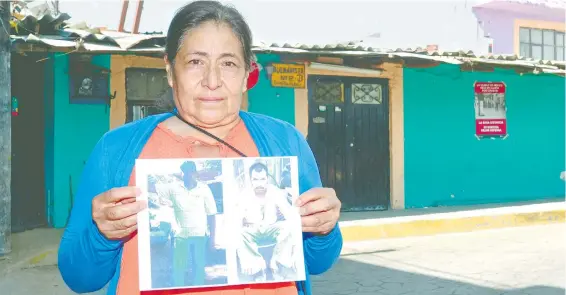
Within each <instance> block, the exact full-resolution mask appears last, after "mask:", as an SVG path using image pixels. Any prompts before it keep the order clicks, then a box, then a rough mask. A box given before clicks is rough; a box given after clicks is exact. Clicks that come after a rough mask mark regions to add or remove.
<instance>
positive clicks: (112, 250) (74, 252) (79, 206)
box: [58, 137, 122, 293]
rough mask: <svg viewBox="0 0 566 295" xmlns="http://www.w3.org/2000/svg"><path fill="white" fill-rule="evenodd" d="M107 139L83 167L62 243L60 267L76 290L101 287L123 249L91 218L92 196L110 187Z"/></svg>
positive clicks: (96, 148) (63, 274)
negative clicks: (106, 236)
mask: <svg viewBox="0 0 566 295" xmlns="http://www.w3.org/2000/svg"><path fill="white" fill-rule="evenodd" d="M104 141H105V140H104V137H103V138H102V139H101V140H100V141H99V142H98V143H97V145H96V146H95V148H94V150H93V152H92V153H91V155H90V157H89V159H88V161H87V163H86V165H85V167H84V169H83V173H82V176H81V180H80V183H79V188H78V190H77V193H76V195H75V200H74V205H73V208H72V211H71V215H70V218H69V221H68V224H67V227H66V229H65V232H64V233H63V237H62V239H61V243H60V246H59V252H58V258H59V261H58V264H59V271H60V272H61V276H62V278H63V280H64V281H65V283H66V284H67V286H69V288H70V289H71V290H73V291H74V292H77V293H87V292H94V291H97V290H100V289H102V288H103V287H104V286H105V285H106V284H107V283H108V282H109V281H110V279H111V278H112V276H113V275H114V273H115V271H116V267H117V264H118V261H119V256H120V255H119V254H120V251H121V249H122V247H121V246H122V242H121V241H110V240H108V239H106V238H105V237H104V236H103V235H102V234H101V233H100V232H99V230H98V227H97V226H96V224H95V223H94V221H93V219H92V199H93V198H94V197H95V196H97V195H98V194H100V193H102V192H105V191H107V190H108V189H109V188H110V183H109V179H110V177H109V176H110V174H109V170H110V169H109V166H108V163H110V161H109V159H108V156H109V155H108V153H107V152H106V149H105V143H104Z"/></svg>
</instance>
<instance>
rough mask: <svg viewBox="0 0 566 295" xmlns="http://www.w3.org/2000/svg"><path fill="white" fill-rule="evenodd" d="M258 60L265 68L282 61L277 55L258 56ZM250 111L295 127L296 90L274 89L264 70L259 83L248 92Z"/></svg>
mask: <svg viewBox="0 0 566 295" xmlns="http://www.w3.org/2000/svg"><path fill="white" fill-rule="evenodd" d="M257 59H258V62H259V63H260V64H261V65H262V66H263V67H264V68H265V66H266V65H267V64H268V63H270V62H279V61H280V59H279V56H278V55H275V54H258V55H257ZM248 111H250V112H253V113H259V114H265V115H268V116H271V117H274V118H278V119H281V120H283V121H287V122H289V123H291V124H293V125H295V89H293V88H278V87H277V88H276V87H272V86H271V82H270V81H269V80H268V79H267V75H266V73H265V70H263V71H261V72H260V75H259V81H258V83H257V84H256V85H255V86H254V87H253V88H252V89H250V90H249V91H248Z"/></svg>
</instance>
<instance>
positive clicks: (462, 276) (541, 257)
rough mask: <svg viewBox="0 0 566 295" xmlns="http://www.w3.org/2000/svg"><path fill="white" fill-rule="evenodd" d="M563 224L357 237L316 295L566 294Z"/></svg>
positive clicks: (318, 284)
mask: <svg viewBox="0 0 566 295" xmlns="http://www.w3.org/2000/svg"><path fill="white" fill-rule="evenodd" d="M564 230H565V227H564V225H562V224H558V225H545V226H532V227H523V228H509V229H501V230H490V231H480V232H473V233H464V234H450V235H439V236H431V237H412V238H404V239H389V240H379V241H375V242H363V243H356V244H355V246H353V247H352V246H349V247H348V248H347V249H346V254H345V255H344V256H343V257H342V258H341V261H340V262H339V263H338V265H337V266H336V267H335V268H334V269H333V270H332V271H330V272H328V273H326V274H325V275H324V276H323V277H321V278H316V279H315V283H314V286H313V288H314V294H315V295H338V294H340V295H342V294H344V295H345V294H356V295H370V294H371V295H382V294H383V295H385V294H387V295H401V294H402V295H410V294H411V295H412V294H414V295H417V294H418V295H449V294H454V295H492V294H494V295H500V294H501V295H503V294H505V295H555V294H556V295H564V294H565V290H564V285H565V279H566V270H565V269H566V263H565V250H566V246H565V244H566V241H565V235H564V233H565V231H564ZM347 252H353V253H352V254H348V253H347ZM356 252H357V253H365V254H355V253H356Z"/></svg>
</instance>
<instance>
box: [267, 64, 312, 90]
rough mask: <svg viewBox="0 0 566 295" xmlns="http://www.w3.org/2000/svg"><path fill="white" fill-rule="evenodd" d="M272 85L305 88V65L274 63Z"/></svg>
mask: <svg viewBox="0 0 566 295" xmlns="http://www.w3.org/2000/svg"><path fill="white" fill-rule="evenodd" d="M272 65H273V73H272V74H271V86H273V87H291V88H305V87H306V86H305V81H306V74H305V65H297V64H275V63H274V64H272Z"/></svg>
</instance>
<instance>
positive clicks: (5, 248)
mask: <svg viewBox="0 0 566 295" xmlns="http://www.w3.org/2000/svg"><path fill="white" fill-rule="evenodd" d="M10 3H11V2H10V1H0V256H3V255H6V254H9V253H10V252H11V251H12V237H11V234H12V226H11V221H12V214H11V211H12V210H11V209H12V202H11V201H12V195H11V182H12V164H11V162H12V95H11V86H12V83H11V77H10V75H11V72H10V63H11V56H10V51H11V42H10V15H11V13H10Z"/></svg>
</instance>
